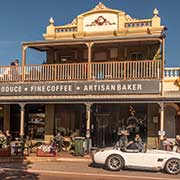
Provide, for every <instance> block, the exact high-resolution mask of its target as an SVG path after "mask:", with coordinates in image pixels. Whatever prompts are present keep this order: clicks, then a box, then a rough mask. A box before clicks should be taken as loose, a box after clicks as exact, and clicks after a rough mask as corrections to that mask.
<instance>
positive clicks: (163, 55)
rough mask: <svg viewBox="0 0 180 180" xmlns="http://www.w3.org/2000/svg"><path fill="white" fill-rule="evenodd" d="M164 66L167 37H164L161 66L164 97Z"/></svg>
mask: <svg viewBox="0 0 180 180" xmlns="http://www.w3.org/2000/svg"><path fill="white" fill-rule="evenodd" d="M164 64H165V36H163V38H162V64H161V67H162V68H161V71H162V72H161V78H162V82H161V92H162V95H163V94H164Z"/></svg>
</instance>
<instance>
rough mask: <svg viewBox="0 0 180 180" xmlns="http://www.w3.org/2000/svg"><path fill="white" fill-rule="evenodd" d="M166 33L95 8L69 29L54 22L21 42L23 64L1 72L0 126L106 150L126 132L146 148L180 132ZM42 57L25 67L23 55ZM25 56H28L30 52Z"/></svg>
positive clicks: (155, 18)
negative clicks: (80, 139) (74, 138)
mask: <svg viewBox="0 0 180 180" xmlns="http://www.w3.org/2000/svg"><path fill="white" fill-rule="evenodd" d="M165 31H166V27H165V26H164V25H161V18H160V16H159V14H158V10H157V9H154V11H153V14H152V17H151V18H149V19H136V18H133V17H131V16H130V15H128V14H126V12H124V11H120V10H114V9H110V8H107V7H106V6H105V5H104V4H102V3H99V4H98V5H97V6H96V7H95V8H94V9H92V10H90V11H88V12H85V13H83V14H80V15H78V16H77V17H76V18H75V19H74V20H73V21H72V22H71V23H70V24H66V25H63V26H56V25H55V23H54V20H53V18H50V20H49V25H48V26H47V28H46V32H45V34H43V37H44V40H43V41H35V42H24V43H22V65H21V66H18V67H11V66H6V67H2V66H1V67H0V104H1V106H0V114H1V116H0V126H1V129H4V130H5V129H10V130H11V131H12V132H17V133H20V135H21V136H23V135H29V136H31V137H32V138H38V139H42V138H43V139H45V140H49V139H50V138H51V137H52V136H53V135H54V134H55V133H56V132H57V131H61V132H62V133H63V135H64V136H70V134H72V133H73V132H74V131H77V130H78V131H79V133H80V136H85V137H86V138H91V139H92V145H93V146H97V147H105V146H109V145H112V143H113V142H114V141H115V140H116V134H117V131H118V130H119V129H121V128H126V129H127V130H128V131H129V133H130V135H129V139H132V138H133V136H134V135H135V134H136V133H139V134H140V135H141V136H142V137H143V139H144V141H145V142H147V144H148V146H149V147H158V143H159V141H158V139H159V136H160V137H161V138H162V136H163V135H164V134H166V135H167V136H168V137H171V138H174V137H175V135H176V134H180V104H179V103H180V98H179V97H180V92H179V87H180V83H179V82H180V81H179V76H180V73H179V72H180V69H179V68H165ZM31 49H33V50H36V51H38V52H42V53H45V54H46V61H45V62H44V63H43V64H33V65H32V64H27V63H26V59H27V50H28V51H29V50H31ZM28 54H29V53H28Z"/></svg>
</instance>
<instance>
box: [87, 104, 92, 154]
mask: <svg viewBox="0 0 180 180" xmlns="http://www.w3.org/2000/svg"><path fill="white" fill-rule="evenodd" d="M91 105H92V104H91V103H86V139H87V153H89V151H90V148H91V147H90V124H91Z"/></svg>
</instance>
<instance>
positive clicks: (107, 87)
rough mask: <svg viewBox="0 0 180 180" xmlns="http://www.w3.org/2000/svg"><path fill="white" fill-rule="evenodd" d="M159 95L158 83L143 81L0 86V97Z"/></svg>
mask: <svg viewBox="0 0 180 180" xmlns="http://www.w3.org/2000/svg"><path fill="white" fill-rule="evenodd" d="M152 93H153V94H154V93H160V82H159V81H157V80H146V81H145V80H143V81H140V80H139V81H106V82H102V81H101V82H100V81H85V82H38V83H37V82H34V83H17V84H13V83H12V84H5V83H4V84H0V96H3V95H4V96H13V95H20V96H21V95H23V96H24V95H98V94H99V95H102V94H103V95H108V94H114V95H115V94H116V95H118V94H152Z"/></svg>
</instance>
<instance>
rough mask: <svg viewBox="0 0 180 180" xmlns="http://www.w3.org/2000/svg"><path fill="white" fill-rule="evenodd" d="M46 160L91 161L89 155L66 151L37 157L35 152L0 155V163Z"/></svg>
mask: <svg viewBox="0 0 180 180" xmlns="http://www.w3.org/2000/svg"><path fill="white" fill-rule="evenodd" d="M47 161H50V162H51V161H52V162H54V161H61V162H63V161H64V162H91V157H90V155H84V156H74V155H72V154H70V153H68V152H60V153H58V154H57V155H56V156H55V157H38V156H36V153H31V154H30V155H29V156H26V155H24V156H20V155H18V156H9V157H0V163H5V162H27V163H32V162H47Z"/></svg>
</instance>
